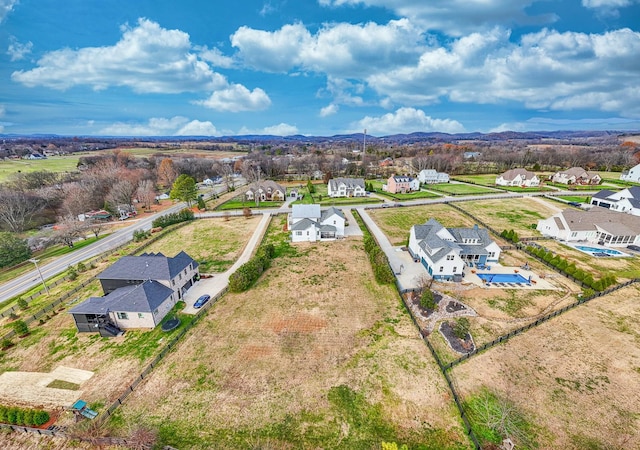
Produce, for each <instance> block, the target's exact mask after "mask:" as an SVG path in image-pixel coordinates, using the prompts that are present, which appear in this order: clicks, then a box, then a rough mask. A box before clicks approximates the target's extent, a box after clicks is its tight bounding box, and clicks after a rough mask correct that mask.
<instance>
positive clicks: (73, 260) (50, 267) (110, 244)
mask: <svg viewBox="0 0 640 450" xmlns="http://www.w3.org/2000/svg"><path fill="white" fill-rule="evenodd" d="M242 183H243V181H241V182H240V183H238V184H237V186H239V185H241V184H242ZM222 190H224V189H223V188H222V186H219V187H217V191H218V192H217V193H218V194H219V193H220V191H222ZM545 194H546V193H544V192H532V193H513V192H502V193H496V194H492V195H466V196H444V197H439V198H434V199H418V200H411V201H406V202H395V204H398V205H402V206H418V205H430V204H437V203H444V202H462V201H473V200H486V199H489V198H513V197H522V196H532V197H534V196H543V195H545ZM554 194H556V195H575V192H573V191H559V192H554ZM585 194H587V193H585ZM589 194H592V193H589ZM291 202H292V199H290V198H288V199H287V201H286V202H285V204H284V205H282V206H281V207H280V208H277V209H276V208H274V209H266V210H260V214H264V215H269V214H271V215H274V214H279V213H284V212H287V211H288V210H289V205H290V204H291ZM386 204H387V205H388V202H387V203H386ZM184 207H185V204H184V203H179V204H176V205H173V206H172V207H171V208H169V209H168V210H165V211H162V212H161V213H158V214H156V215H154V216H150V217H148V218H145V219H140V220H138V221H136V222H132V223H131V225H130V226H128V227H126V228H123V229H121V230H118V231H117V232H115V233H113V234H111V235H110V236H108V237H106V238H104V239H101V240H100V241H98V242H96V243H95V244H92V245H90V246H87V247H85V248H83V249H81V250H78V251H75V252H73V253H70V254H69V255H66V256H64V257H62V258H59V259H58V260H56V261H53V262H51V263H49V264H46V265H44V266H42V267H40V270H41V272H42V276H43V277H44V278H45V279H47V278H50V277H53V276H55V275H58V274H59V273H61V272H63V271H65V270H67V268H68V267H69V266H70V265H74V264H77V263H78V262H80V261H85V260H87V259H89V258H93V257H95V256H98V255H100V254H101V253H103V252H105V251H107V250H110V249H112V248H114V247H117V246H118V245H121V244H123V243H125V242H127V241H129V240H131V238H132V235H133V231H134V230H138V229H143V230H148V229H150V228H151V222H152V221H153V219H154V218H156V217H157V216H158V215H162V214H167V213H169V212H175V211H179V210H180V209H182V208H184ZM340 208H341V209H343V210H345V213H346V214H350V210H352V209H356V208H358V209H361V208H362V209H376V208H383V204H373V205H372V204H365V205H357V204H352V205H343V206H340ZM229 214H231V215H242V211H234V212H205V213H199V214H198V215H197V216H198V217H224V216H225V215H229ZM349 222H350V223H351V220H350V221H349ZM353 222H354V223H355V221H353ZM385 239H386V237H385ZM387 250H389V249H387ZM385 253H387V255H389V256H390V260H391V261H392V265H393V260H394V258H393V257H392V255H393V254H394V253H393V251H392V250H390V251H386V252H385ZM398 266H399V264H398ZM394 269H395V267H394ZM38 284H41V281H40V278H39V275H38V272H37V271H36V270H35V268H34V270H32V271H31V272H28V273H26V274H24V275H22V276H20V277H17V278H15V279H13V280H11V281H9V282H7V283H5V284H3V285H1V286H0V302H3V301H5V300H8V299H10V298H12V297H14V296H16V295H19V294H21V293H22V292H25V291H26V290H28V289H31V288H33V287H34V286H36V285H38Z"/></svg>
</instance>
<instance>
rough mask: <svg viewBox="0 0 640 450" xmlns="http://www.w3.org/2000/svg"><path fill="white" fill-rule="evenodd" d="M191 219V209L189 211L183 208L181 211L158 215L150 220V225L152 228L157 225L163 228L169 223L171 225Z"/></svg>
mask: <svg viewBox="0 0 640 450" xmlns="http://www.w3.org/2000/svg"><path fill="white" fill-rule="evenodd" d="M193 219H195V215H194V214H193V211H191V210H190V209H188V208H185V209H183V210H182V211H180V212H177V213H170V214H165V215H164V216H160V217H158V218H157V219H156V220H154V221H153V222H151V225H152V226H153V228H157V227H162V228H165V227H168V226H169V225H173V224H176V223H180V222H187V221H189V220H193Z"/></svg>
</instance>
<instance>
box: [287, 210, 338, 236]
mask: <svg viewBox="0 0 640 450" xmlns="http://www.w3.org/2000/svg"><path fill="white" fill-rule="evenodd" d="M288 223H289V230H291V242H315V241H323V240H333V239H339V238H343V237H344V226H345V217H344V214H343V213H342V211H340V210H339V209H337V208H334V207H331V208H329V209H326V210H324V211H321V210H320V205H293V206H292V208H291V213H290V214H289V222H288Z"/></svg>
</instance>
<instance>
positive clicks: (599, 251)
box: [576, 245, 626, 256]
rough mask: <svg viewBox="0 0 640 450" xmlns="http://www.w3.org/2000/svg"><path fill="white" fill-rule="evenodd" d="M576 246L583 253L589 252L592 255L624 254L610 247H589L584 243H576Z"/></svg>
mask: <svg viewBox="0 0 640 450" xmlns="http://www.w3.org/2000/svg"><path fill="white" fill-rule="evenodd" d="M576 248H577V249H578V250H580V251H582V252H585V253H591V254H592V255H593V256H626V255H625V254H624V253H622V252H619V251H618V250H613V249H610V248H598V247H589V246H586V245H576Z"/></svg>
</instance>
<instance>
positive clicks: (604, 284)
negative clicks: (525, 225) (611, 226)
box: [526, 246, 618, 291]
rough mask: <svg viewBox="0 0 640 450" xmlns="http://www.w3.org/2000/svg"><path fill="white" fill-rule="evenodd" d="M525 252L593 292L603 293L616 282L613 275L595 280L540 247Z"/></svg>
mask: <svg viewBox="0 0 640 450" xmlns="http://www.w3.org/2000/svg"><path fill="white" fill-rule="evenodd" d="M526 251H527V252H529V253H531V254H532V255H535V256H537V257H538V258H540V259H541V260H543V261H544V262H546V263H548V264H549V265H551V266H553V267H555V268H556V269H558V270H560V271H561V272H564V273H566V274H567V275H570V276H572V277H573V278H575V279H576V280H578V281H580V282H582V283H584V284H586V285H587V286H589V287H590V288H592V289H593V290H595V291H604V290H605V289H607V288H608V287H609V286H613V285H614V284H616V283H617V282H618V280H616V277H615V276H614V275H607V276H604V277H602V278H600V279H599V280H595V279H594V278H593V275H591V274H590V273H589V272H587V271H585V270H582V269H578V268H577V267H576V265H575V263H569V261H567V260H566V259H564V258H561V257H560V256H559V255H555V254H554V253H553V252H552V251H547V250H546V249H544V248H542V247H534V246H528V247H526Z"/></svg>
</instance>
